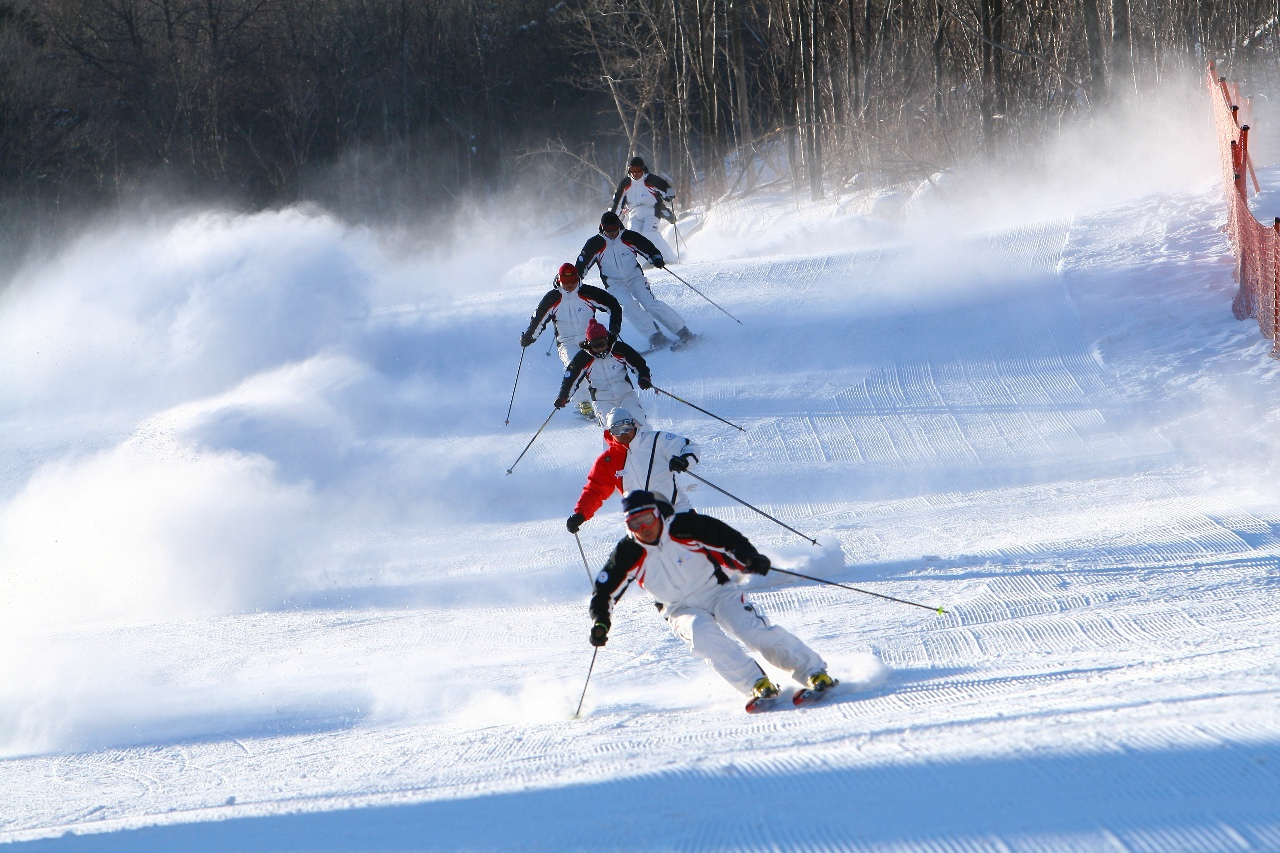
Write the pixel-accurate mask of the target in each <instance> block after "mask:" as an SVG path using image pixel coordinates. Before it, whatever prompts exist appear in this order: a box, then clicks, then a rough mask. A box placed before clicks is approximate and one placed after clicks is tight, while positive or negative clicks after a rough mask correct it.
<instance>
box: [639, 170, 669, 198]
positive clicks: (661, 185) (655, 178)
mask: <svg viewBox="0 0 1280 853" xmlns="http://www.w3.org/2000/svg"><path fill="white" fill-rule="evenodd" d="M644 183H645V186H647V187H652V188H653V189H655V190H657V191H658V192H660V193H669V192H671V183H670V182H669V181H668V180H667V179H666V178H664V177H662V176H661V175H655V174H654V173H653V172H650V173H649V174H648V176H646V177H645V179H644Z"/></svg>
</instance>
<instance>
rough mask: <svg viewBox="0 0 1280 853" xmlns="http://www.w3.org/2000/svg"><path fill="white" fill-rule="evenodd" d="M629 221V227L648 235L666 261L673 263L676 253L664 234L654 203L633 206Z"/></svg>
mask: <svg viewBox="0 0 1280 853" xmlns="http://www.w3.org/2000/svg"><path fill="white" fill-rule="evenodd" d="M629 221H630V224H629V225H628V226H627V227H628V228H630V229H631V230H632V231H635V232H637V233H639V234H643V235H644V236H645V237H648V238H649V242H651V243H653V245H654V246H656V247H657V249H658V251H659V252H661V253H662V259H663V260H664V261H666V262H667V263H671V262H672V261H674V260H675V259H676V253H675V252H673V251H672V250H671V244H669V243H668V242H667V240H666V238H665V237H663V236H662V220H661V219H659V218H658V214H657V213H656V212H655V211H654V209H653V205H651V204H647V205H645V206H643V207H633V208H632V209H631V215H630V217H629Z"/></svg>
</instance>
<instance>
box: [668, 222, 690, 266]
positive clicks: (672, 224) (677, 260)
mask: <svg viewBox="0 0 1280 853" xmlns="http://www.w3.org/2000/svg"><path fill="white" fill-rule="evenodd" d="M671 230H672V231H674V232H676V263H680V229H679V228H677V227H676V224H675V222H672V223H671ZM685 248H686V249H687V248H689V245H688V244H687V243H686V244H685Z"/></svg>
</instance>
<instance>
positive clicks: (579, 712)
mask: <svg viewBox="0 0 1280 853" xmlns="http://www.w3.org/2000/svg"><path fill="white" fill-rule="evenodd" d="M598 654H600V647H599V646H596V648H595V651H593V652H592V653H591V666H589V667H587V681H586V683H585V684H583V685H582V695H581V696H580V697H578V710H576V711H574V712H573V718H574V719H575V720H576V719H579V718H580V717H581V716H582V701H583V700H584V699H586V698H587V684H590V683H591V672H592V670H594V669H595V668H596V655H598Z"/></svg>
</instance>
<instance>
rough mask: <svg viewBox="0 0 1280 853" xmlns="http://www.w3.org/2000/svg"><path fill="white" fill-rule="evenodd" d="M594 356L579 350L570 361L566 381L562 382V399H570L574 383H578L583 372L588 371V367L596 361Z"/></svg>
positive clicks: (565, 375)
mask: <svg viewBox="0 0 1280 853" xmlns="http://www.w3.org/2000/svg"><path fill="white" fill-rule="evenodd" d="M594 358H595V357H594V356H593V355H591V353H589V352H587V351H586V350H584V349H580V350H578V352H577V353H576V354H575V355H574V357H573V358H572V359H570V361H569V366H568V367H566V368H565V369H564V379H563V380H562V381H561V382H560V394H559V396H561V397H568V396H569V394H570V392H572V391H573V383H574V382H577V381H578V377H579V376H581V375H582V371H584V370H586V369H587V365H588V364H590V363H591V362H592V361H593V360H594Z"/></svg>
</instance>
